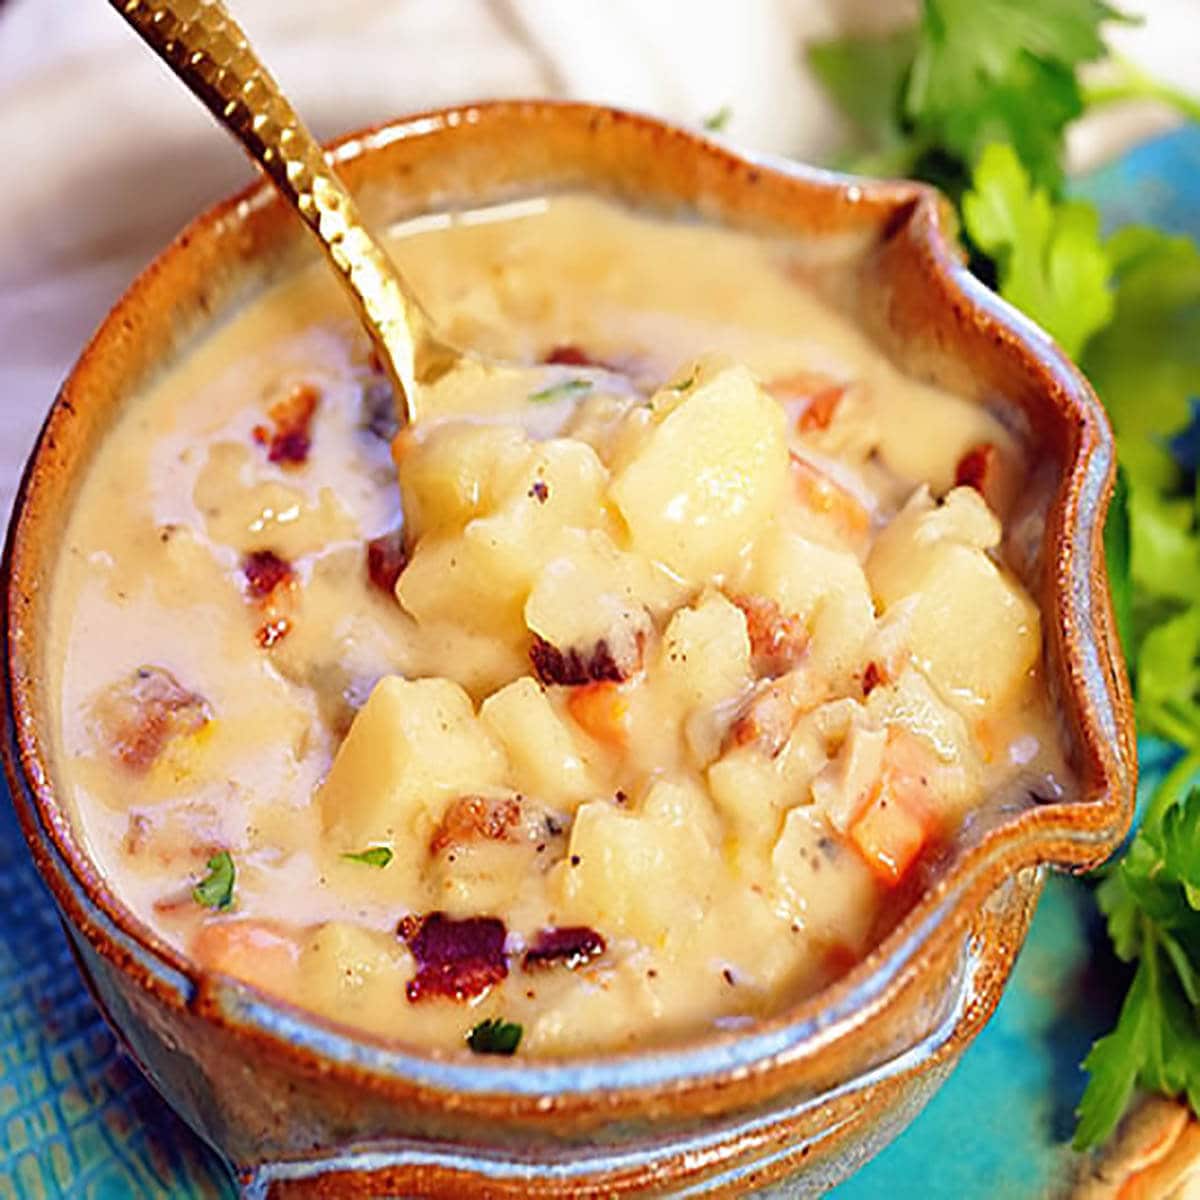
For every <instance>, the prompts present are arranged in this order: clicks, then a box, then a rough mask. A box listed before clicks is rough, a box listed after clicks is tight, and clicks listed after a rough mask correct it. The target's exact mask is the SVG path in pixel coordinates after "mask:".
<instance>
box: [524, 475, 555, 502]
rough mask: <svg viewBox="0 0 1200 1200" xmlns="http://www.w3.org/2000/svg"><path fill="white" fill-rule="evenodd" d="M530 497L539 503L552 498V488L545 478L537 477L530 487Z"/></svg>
mask: <svg viewBox="0 0 1200 1200" xmlns="http://www.w3.org/2000/svg"><path fill="white" fill-rule="evenodd" d="M529 497H530V499H532V500H536V501H537V502H538V503H539V504H545V503H546V501H547V500H549V499H550V488H549V487H548V486H547V484H546V481H545V480H544V479H535V480H534V481H533V483H532V484H531V485H530V488H529Z"/></svg>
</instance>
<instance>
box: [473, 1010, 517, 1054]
mask: <svg viewBox="0 0 1200 1200" xmlns="http://www.w3.org/2000/svg"><path fill="white" fill-rule="evenodd" d="M524 1032H525V1031H524V1029H523V1028H522V1027H521V1026H520V1025H518V1024H516V1022H514V1021H505V1020H503V1019H502V1018H500V1017H489V1018H488V1019H487V1020H486V1021H480V1022H479V1024H478V1025H476V1026H475V1027H474V1028H473V1029H472V1030H471V1031H470V1032H469V1033H468V1034H467V1046H468V1047H469V1048H470V1049H471V1051H472V1052H473V1053H475V1054H504V1055H509V1054H515V1053H516V1052H517V1047H518V1046H519V1045H520V1044H521V1035H522V1034H523V1033H524Z"/></svg>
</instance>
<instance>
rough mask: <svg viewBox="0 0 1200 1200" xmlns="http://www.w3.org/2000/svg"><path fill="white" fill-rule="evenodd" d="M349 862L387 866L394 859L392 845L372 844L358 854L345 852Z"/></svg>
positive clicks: (370, 865) (371, 865) (345, 857)
mask: <svg viewBox="0 0 1200 1200" xmlns="http://www.w3.org/2000/svg"><path fill="white" fill-rule="evenodd" d="M342 857H343V858H344V859H346V860H347V861H348V862H357V863H364V864H365V865H366V866H368V867H386V866H387V865H388V863H390V862H391V861H392V848H391V847H390V846H370V847H368V848H367V849H366V850H360V851H358V853H357V854H343V855H342Z"/></svg>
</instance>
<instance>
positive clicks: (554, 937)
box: [521, 925, 608, 971]
mask: <svg viewBox="0 0 1200 1200" xmlns="http://www.w3.org/2000/svg"><path fill="white" fill-rule="evenodd" d="M607 948H608V946H607V943H606V942H605V940H604V938H603V937H602V936H601V935H600V934H598V933H597V932H596V931H595V930H594V929H589V928H588V927H587V926H586V925H568V926H564V927H562V928H557V929H543V930H541V931H540V932H539V933H538V935H537V940H536V941H535V942H534V943H533V945H532V946H531V947H530V948H529V949H528V950H526V951H525V956H524V957H523V958H522V959H521V968H522V970H525V971H544V970H546V969H547V968H549V967H560V966H561V967H566V968H567V970H568V971H574V970H575V968H576V967H582V966H586V965H587V964H588V963H590V962H591V961H592V959H594V958H599V957H600V955H601V954H603V953H604V951H605V950H606V949H607Z"/></svg>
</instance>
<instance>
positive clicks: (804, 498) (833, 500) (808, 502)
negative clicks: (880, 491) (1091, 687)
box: [791, 453, 871, 536]
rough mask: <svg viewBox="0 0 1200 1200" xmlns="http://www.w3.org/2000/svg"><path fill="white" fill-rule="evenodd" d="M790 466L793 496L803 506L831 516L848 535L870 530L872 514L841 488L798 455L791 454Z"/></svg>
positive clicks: (856, 534)
mask: <svg viewBox="0 0 1200 1200" xmlns="http://www.w3.org/2000/svg"><path fill="white" fill-rule="evenodd" d="M791 466H792V480H793V484H794V486H795V489H796V495H797V497H798V498H799V500H800V503H801V504H803V505H804V506H805V507H806V508H809V509H811V510H812V511H813V512H816V513H821V514H823V515H825V516H829V517H831V518H833V519H834V520H835V521H836V522H837V523H838V525H840V526H841V528H842V529H843V530H844V531H845V532H846V533H847V534H851V535H854V536H861V535H862V534H865V533H866V532H867V530H868V529H870V527H871V514H870V513H868V512H867V510H866V509H865V508H863V506H862V505H861V504H860V503H859V502H858V500H857V499H855V497H854V496H852V495H851V494H850V493H849V492H848V491H847V490H846V489H845V488H844V487H841V486H840V485H838V484H836V483H834V481H833V480H832V479H830V478H829V476H828V475H826V474H825V473H824V472H822V471H820V470H819V469H818V468H817V467H815V466H813V464H812V463H810V462H809V461H808V460H807V459H805V458H801V457H800V456H799V455H798V454H795V453H792V455H791Z"/></svg>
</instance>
